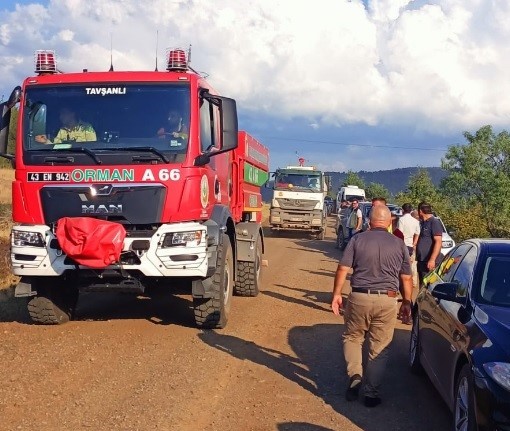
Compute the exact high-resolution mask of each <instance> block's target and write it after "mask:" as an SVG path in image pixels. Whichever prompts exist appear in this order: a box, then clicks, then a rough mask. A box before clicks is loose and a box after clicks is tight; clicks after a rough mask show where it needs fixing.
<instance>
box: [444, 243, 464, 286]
mask: <svg viewBox="0 0 510 431" xmlns="http://www.w3.org/2000/svg"><path fill="white" fill-rule="evenodd" d="M471 247H472V246H471V244H461V245H459V246H458V247H457V248H454V249H453V250H452V251H451V252H450V253H448V255H446V257H445V258H444V259H443V261H442V262H441V264H440V265H439V268H438V270H437V275H438V276H439V278H441V280H442V281H443V282H445V283H448V282H449V281H451V279H452V276H453V274H454V273H455V271H456V270H457V268H458V266H459V265H460V262H461V261H462V258H463V257H464V255H465V254H466V253H467V252H468V251H469V249H470V248H471Z"/></svg>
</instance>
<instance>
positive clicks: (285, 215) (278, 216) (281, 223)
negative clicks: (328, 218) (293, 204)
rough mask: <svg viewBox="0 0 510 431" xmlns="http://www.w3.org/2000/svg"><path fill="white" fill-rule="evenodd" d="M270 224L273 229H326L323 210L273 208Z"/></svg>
mask: <svg viewBox="0 0 510 431" xmlns="http://www.w3.org/2000/svg"><path fill="white" fill-rule="evenodd" d="M269 224H270V225H271V228H273V229H282V230H312V231H322V230H323V229H324V214H323V212H322V211H321V210H314V211H302V210H301V211H299V210H292V211H291V210H282V209H280V208H271V210H270V213H269Z"/></svg>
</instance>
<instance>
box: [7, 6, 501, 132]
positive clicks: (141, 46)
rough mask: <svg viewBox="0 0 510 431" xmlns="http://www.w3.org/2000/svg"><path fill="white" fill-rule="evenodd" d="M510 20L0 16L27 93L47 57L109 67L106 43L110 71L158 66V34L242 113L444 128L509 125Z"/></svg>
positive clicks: (11, 72) (489, 13)
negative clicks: (189, 54) (183, 51)
mask: <svg viewBox="0 0 510 431" xmlns="http://www.w3.org/2000/svg"><path fill="white" fill-rule="evenodd" d="M509 20H510V7H509V6H508V4H507V2H503V1H500V2H480V1H479V0H435V1H433V0H430V1H428V2H416V1H411V0H371V1H369V2H368V8H365V7H364V5H363V3H362V1H361V0H353V1H350V2H347V1H339V0H322V1H321V4H320V7H315V6H314V5H311V4H310V3H309V2H296V1H294V0H258V1H252V2H250V3H247V2H240V1H238V0H218V1H215V2H211V1H207V0H175V1H170V0H146V1H144V2H140V1H138V0H52V1H51V2H50V3H49V4H48V6H47V7H44V6H42V5H36V4H31V5H26V6H18V7H17V8H16V9H15V10H14V11H6V10H4V11H1V10H0V22H2V23H3V24H2V25H0V57H1V58H4V59H8V60H9V59H10V60H9V61H6V62H5V61H4V62H3V63H0V74H1V76H2V83H3V85H4V86H10V87H14V86H15V85H17V84H19V82H20V81H21V80H22V79H23V78H24V77H25V76H27V75H29V74H31V73H32V71H33V66H32V61H33V54H32V53H33V51H35V50H36V49H43V48H44V49H55V50H56V51H57V53H58V54H59V57H58V58H59V60H60V62H61V63H60V65H59V67H60V68H61V69H63V70H66V71H71V70H81V69H83V68H88V69H89V70H106V69H108V67H109V58H110V34H112V35H113V58H114V65H115V69H116V70H122V69H129V70H141V69H142V70H152V69H153V67H154V55H155V53H154V51H155V39H156V30H157V29H159V39H160V50H159V51H160V52H159V53H160V55H159V58H160V69H162V68H163V66H164V65H163V60H162V59H163V52H164V49H163V47H164V46H176V45H177V46H184V47H186V46H187V45H188V44H189V43H191V44H192V45H193V66H194V67H195V68H196V69H198V70H201V71H206V72H208V73H209V74H210V81H211V82H212V83H213V85H214V86H215V87H217V88H218V89H219V90H220V91H221V92H222V93H223V94H225V95H229V96H232V97H234V98H236V99H237V100H238V103H239V105H240V106H242V107H243V108H244V109H245V110H250V111H253V112H260V113H264V114H265V115H268V114H269V115H273V116H280V117H282V118H285V117H287V118H288V117H305V118H307V119H308V123H310V124H313V125H315V124H316V125H317V126H320V125H321V123H323V124H332V125H342V124H348V123H366V124H370V125H377V124H406V125H409V124H414V125H415V126H416V128H417V129H423V130H433V131H439V130H442V131H444V132H445V133H448V132H451V131H453V130H464V129H466V128H469V129H474V128H478V127H479V126H481V125H483V124H493V125H495V126H503V127H504V126H506V125H508V124H509V122H510V99H509V98H507V97H504V95H505V94H507V93H508V92H509V90H510V81H509V80H508V79H507V75H508V72H507V69H508V68H509V66H510V60H509V59H510V55H509V54H510V53H509V50H510V47H509V46H508V43H507V41H508V38H509V36H510V29H509V26H508V25H507V23H508V21H509ZM42 41H45V42H42ZM19 59H22V60H19ZM9 90H10V88H4V89H3V91H4V92H8V91H9ZM312 128H315V126H313V127H312Z"/></svg>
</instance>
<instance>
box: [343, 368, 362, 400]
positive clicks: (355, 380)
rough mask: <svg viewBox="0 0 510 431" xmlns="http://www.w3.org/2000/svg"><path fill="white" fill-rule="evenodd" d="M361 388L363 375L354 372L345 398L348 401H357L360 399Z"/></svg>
mask: <svg viewBox="0 0 510 431" xmlns="http://www.w3.org/2000/svg"><path fill="white" fill-rule="evenodd" d="M360 388H361V376H360V375H359V374H354V376H352V377H351V380H350V381H349V387H348V388H347V391H346V392H345V398H346V399H347V401H355V400H357V399H358V394H359V390H360Z"/></svg>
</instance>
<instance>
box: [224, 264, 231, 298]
mask: <svg viewBox="0 0 510 431" xmlns="http://www.w3.org/2000/svg"><path fill="white" fill-rule="evenodd" d="M225 263H226V265H225V272H224V274H223V276H224V277H226V279H225V287H224V289H223V304H224V305H227V304H228V300H229V296H230V283H231V281H230V263H229V262H228V261H227V262H225Z"/></svg>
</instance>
